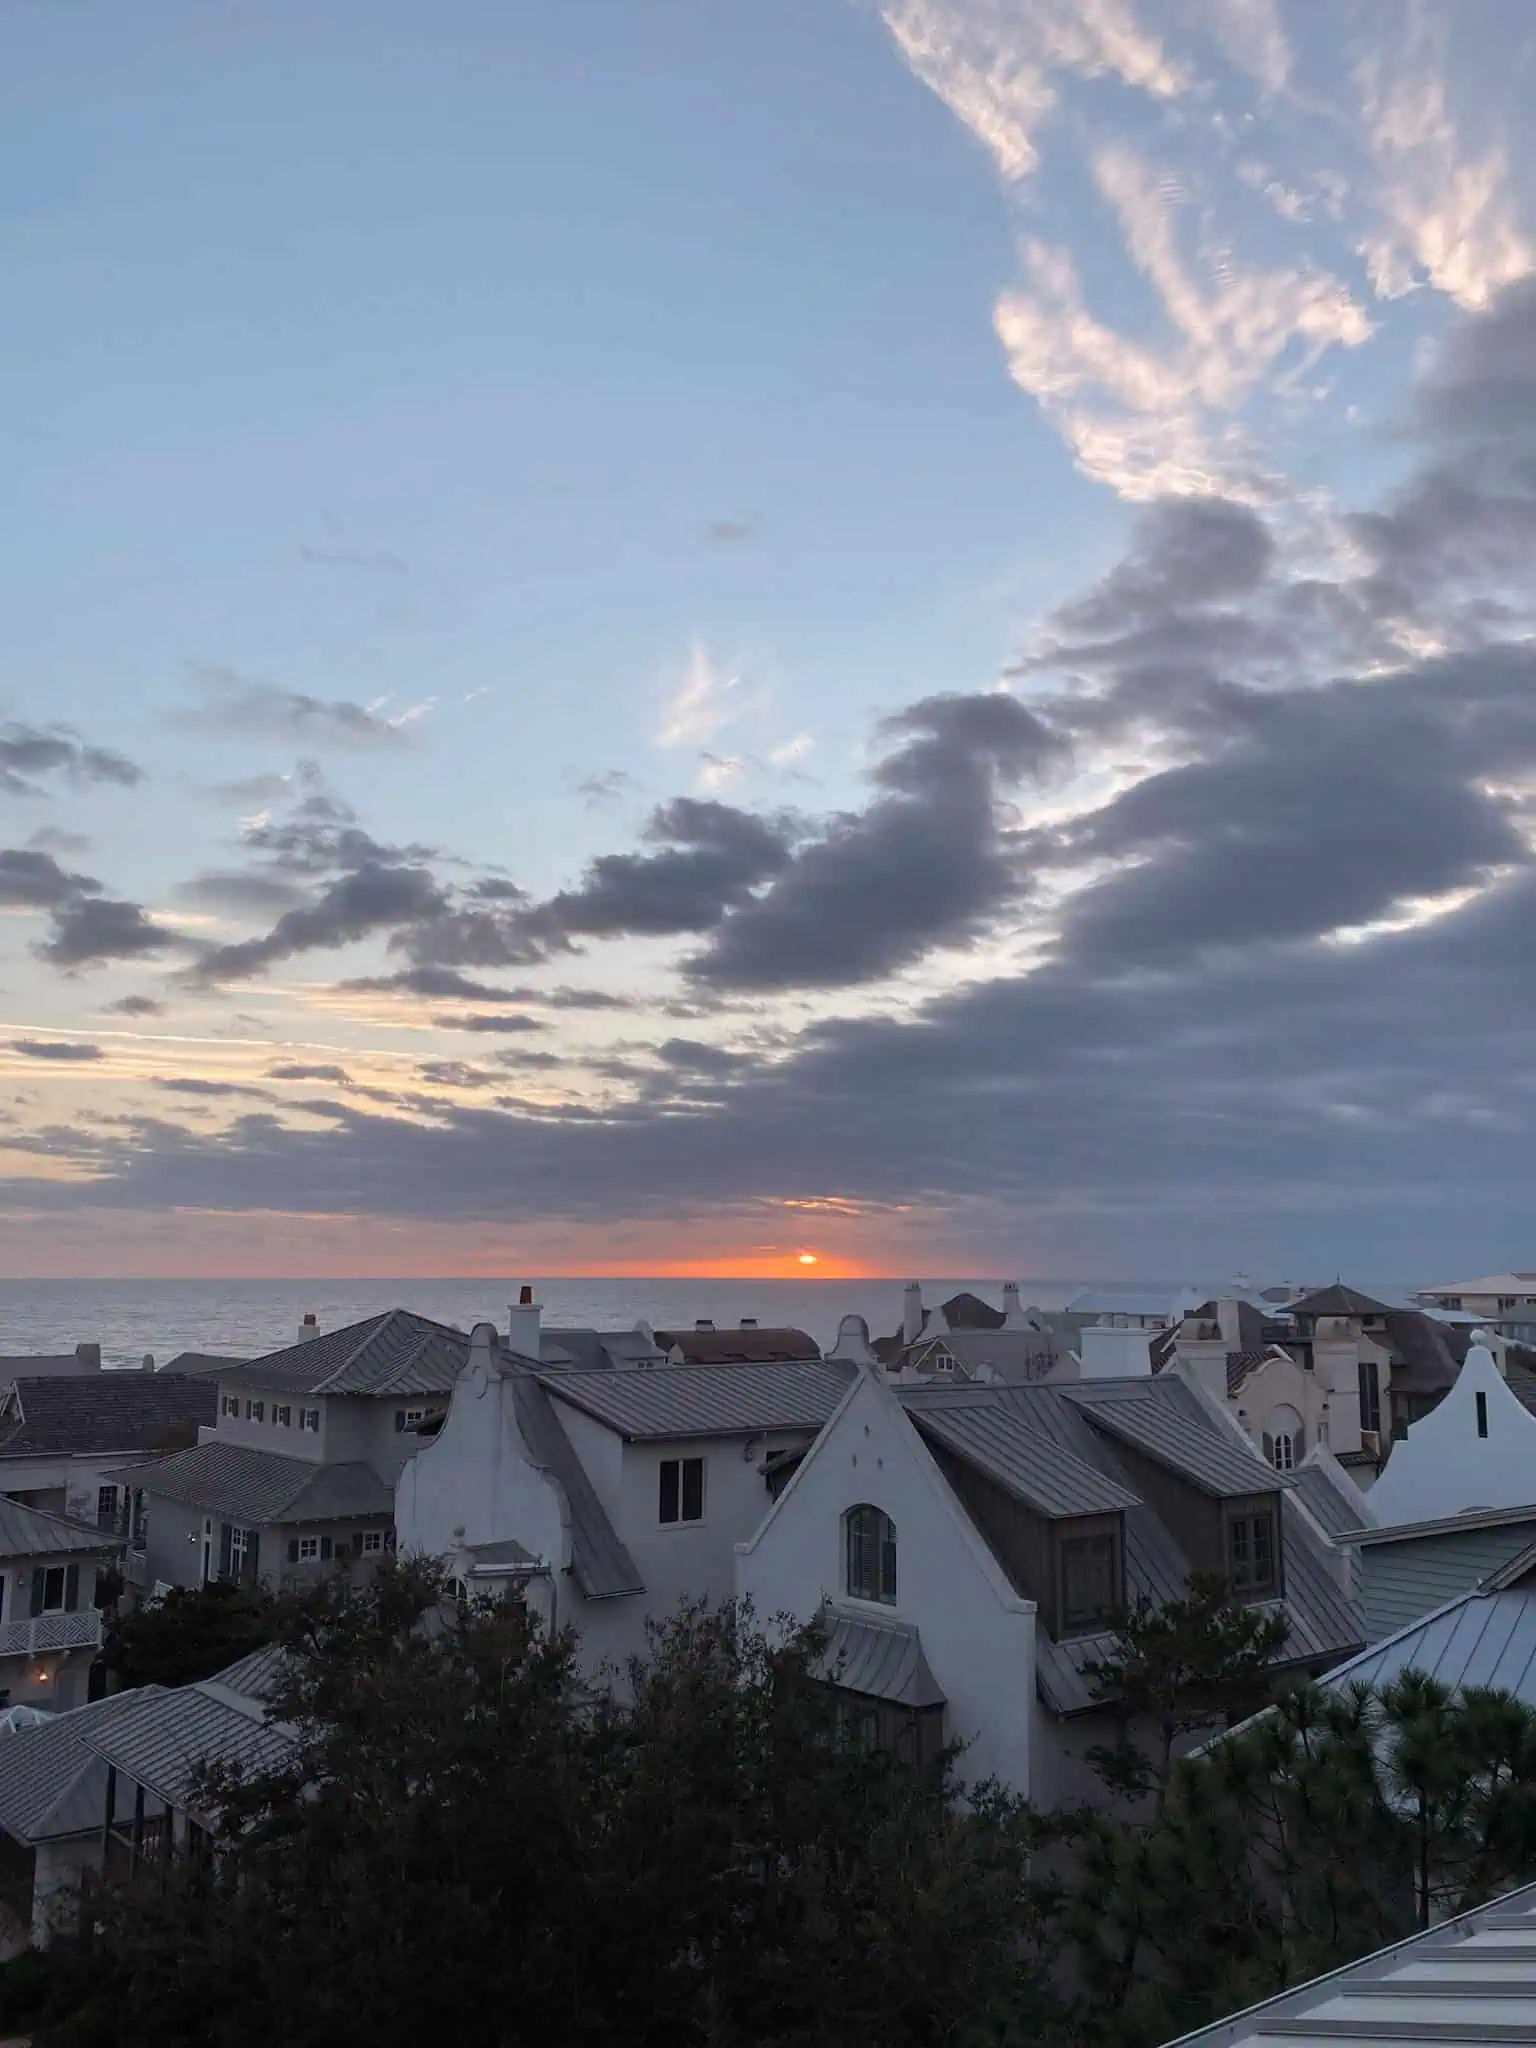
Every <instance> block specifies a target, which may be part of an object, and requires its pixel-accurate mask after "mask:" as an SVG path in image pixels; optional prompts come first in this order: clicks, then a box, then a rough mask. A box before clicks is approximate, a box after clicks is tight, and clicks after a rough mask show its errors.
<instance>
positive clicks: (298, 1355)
mask: <svg viewBox="0 0 1536 2048" xmlns="http://www.w3.org/2000/svg"><path fill="white" fill-rule="evenodd" d="M468 1356H469V1338H468V1337H467V1336H466V1335H465V1333H464V1332H463V1331H462V1330H454V1329H450V1328H449V1326H448V1325H447V1324H446V1323H435V1322H433V1321H431V1319H430V1318H429V1317H427V1316H418V1315H414V1314H413V1313H412V1312H411V1311H410V1310H409V1309H403V1308H392V1309H386V1310H385V1312H384V1313H383V1314H382V1315H377V1316H370V1317H369V1318H368V1320H367V1321H366V1322H361V1323H348V1324H347V1325H346V1326H345V1327H344V1328H342V1329H340V1330H327V1331H325V1332H324V1333H323V1334H322V1335H321V1336H318V1337H309V1338H306V1339H305V1341H304V1342H303V1343H302V1344H290V1345H288V1346H286V1347H285V1348H284V1349H283V1350H281V1351H270V1352H268V1353H267V1355H266V1357H265V1358H253V1359H252V1360H251V1361H250V1362H249V1364H246V1365H240V1366H236V1367H235V1368H234V1369H233V1370H232V1371H230V1372H226V1373H221V1374H219V1375H218V1378H219V1380H220V1382H221V1384H223V1385H225V1386H230V1387H244V1386H250V1387H264V1388H269V1389H276V1390H277V1391H278V1392H279V1393H289V1394H373V1395H386V1394H446V1393H448V1392H449V1391H450V1390H451V1389H452V1387H453V1383H454V1381H455V1380H456V1379H457V1378H458V1376H459V1374H460V1373H461V1372H462V1371H463V1369H464V1364H465V1361H466V1360H467V1358H468ZM530 1362H532V1363H537V1361H536V1360H534V1361H530Z"/></svg>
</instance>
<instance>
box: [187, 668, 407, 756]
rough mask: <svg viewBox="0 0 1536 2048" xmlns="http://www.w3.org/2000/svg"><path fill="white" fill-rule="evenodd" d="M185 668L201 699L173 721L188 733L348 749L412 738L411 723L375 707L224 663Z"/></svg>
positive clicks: (365, 748)
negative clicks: (283, 684) (320, 694)
mask: <svg viewBox="0 0 1536 2048" xmlns="http://www.w3.org/2000/svg"><path fill="white" fill-rule="evenodd" d="M187 672H188V675H189V676H190V678H191V681H192V684H193V686H194V688H195V690H196V692H197V696H198V700H199V701H198V702H197V703H196V704H195V705H193V706H191V707H190V708H189V709H187V710H185V711H180V712H178V713H177V714H176V723H177V724H178V725H180V726H182V727H183V728H184V729H185V730H187V731H189V732H203V733H209V734H212V735H214V736H216V737H219V738H226V739H229V738H233V739H266V740H278V741H281V742H283V743H285V744H287V745H290V746H292V745H299V746H308V747H339V748H344V749H346V750H348V751H352V752H359V751H362V752H366V751H373V750H377V749H378V748H380V747H399V746H404V745H406V744H407V743H408V741H409V738H410V730H411V729H410V725H409V724H408V723H401V722H400V721H399V718H398V716H397V717H396V718H395V719H391V718H390V717H389V716H387V715H386V713H385V712H384V710H383V709H381V708H380V707H378V706H374V705H367V704H357V703H354V702H352V701H351V700H350V699H348V698H345V697H313V696H310V695H309V694H308V692H306V691H304V690H285V689H283V688H282V687H281V685H279V684H277V683H269V682H265V681H263V680H262V679H261V678H260V677H258V676H246V675H241V674H240V672H239V671H238V670H237V669H232V668H228V667H226V666H225V665H224V664H223V663H222V662H215V661H193V662H188V664H187Z"/></svg>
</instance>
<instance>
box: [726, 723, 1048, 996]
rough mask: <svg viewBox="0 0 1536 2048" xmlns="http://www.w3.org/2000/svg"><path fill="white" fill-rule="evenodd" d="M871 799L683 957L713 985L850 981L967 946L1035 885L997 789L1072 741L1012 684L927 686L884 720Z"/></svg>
mask: <svg viewBox="0 0 1536 2048" xmlns="http://www.w3.org/2000/svg"><path fill="white" fill-rule="evenodd" d="M882 731H883V733H884V736H885V737H886V739H887V740H888V741H890V742H893V743H894V745H893V747H892V750H891V751H890V752H888V753H887V754H886V755H885V757H884V758H883V759H882V760H881V761H880V762H878V763H877V764H876V766H875V768H874V769H873V770H872V771H871V780H872V781H873V782H874V784H875V787H876V790H877V792H878V794H877V795H876V798H875V800H874V802H873V803H871V805H870V806H869V808H868V809H867V810H865V811H863V812H859V813H856V814H853V815H850V816H847V817H843V818H839V819H836V820H834V821H832V823H831V824H830V825H828V826H827V827H826V828H825V829H824V830H823V831H822V832H821V833H820V835H819V836H817V837H814V838H812V839H810V840H808V841H807V842H806V843H805V844H803V845H802V846H801V847H800V848H799V849H798V850H797V851H796V853H795V855H794V858H793V860H792V861H790V862H786V863H783V864H782V866H781V867H780V869H779V870H778V871H777V872H776V873H775V875H774V879H773V880H772V882H771V885H770V886H769V887H768V888H767V889H766V890H764V891H763V892H762V893H761V894H760V895H755V896H752V897H750V898H743V899H741V900H739V901H738V902H737V903H736V904H735V905H734V906H733V907H732V909H731V914H730V916H729V917H727V918H725V919H724V920H723V921H722V922H721V923H720V925H719V928H718V930H717V931H716V932H715V934H714V936H713V938H712V940H711V942H710V943H709V944H708V945H707V946H706V948H705V949H704V950H703V951H701V952H699V953H697V954H695V955H694V956H693V958H692V959H691V960H690V961H689V962H688V963H687V972H688V973H689V974H690V976H692V977H693V978H694V979H695V980H698V981H701V982H706V983H709V984H711V985H713V986H714V987H717V988H729V989H757V990H767V989H774V988H794V987H816V988H838V987H848V986H851V985H854V984H857V983H859V982H863V981H874V980H879V979H881V978H883V977H884V976H886V975H889V974H892V973H894V972H896V971H897V970H898V969H900V968H902V967H904V966H907V965H909V964H910V963H912V962H913V961H916V960H919V959H921V958H922V957H923V955H924V954H925V953H928V952H930V951H931V950H932V949H933V948H934V947H936V946H943V945H953V946H963V945H967V944H969V943H971V942H972V941H973V940H974V939H975V938H977V937H978V936H979V935H980V934H981V932H982V931H983V930H984V929H985V927H986V925H987V923H988V921H989V920H990V919H991V918H992V917H993V916H994V915H995V914H997V913H998V912H1000V911H1001V910H1002V909H1003V908H1004V906H1006V905H1007V904H1009V903H1010V902H1015V901H1018V900H1020V899H1021V898H1022V897H1023V896H1024V895H1025V894H1026V893H1027V889H1028V882H1027V878H1026V877H1025V876H1023V875H1022V874H1021V872H1020V869H1019V866H1018V863H1017V861H1016V860H1015V858H1014V856H1013V854H1012V852H1011V851H1010V849H1009V847H1008V846H1007V844H1006V843H1005V839H1004V834H1003V828H1002V822H1001V819H1000V816H999V808H998V806H999V799H1000V797H1001V795H1002V793H1003V792H1004V791H1005V790H1008V789H1011V788H1013V787H1015V786H1017V785H1018V784H1019V783H1020V782H1021V781H1023V780H1025V779H1027V778H1028V779H1036V778H1038V777H1039V776H1040V775H1042V774H1044V773H1046V772H1048V771H1050V770H1051V769H1052V768H1053V767H1056V766H1060V765H1061V764H1062V763H1063V761H1064V758H1065V754H1066V747H1065V743H1064V742H1063V741H1062V740H1061V738H1060V737H1059V736H1058V735H1057V734H1055V733H1053V732H1052V731H1051V730H1050V729H1049V728H1048V727H1047V726H1046V725H1045V724H1044V723H1043V722H1042V721H1041V720H1040V719H1039V718H1038V717H1037V716H1036V715H1035V714H1034V713H1033V712H1032V711H1030V710H1028V709H1027V708H1026V707H1025V706H1024V705H1023V704H1021V703H1020V702H1019V701H1018V700H1017V699H1016V698H1014V697H1010V696H1007V695H1004V694H1002V693H997V692H993V693H989V694H986V695H982V696H970V697H960V696H952V697H930V698H927V699H925V700H923V702H921V703H919V704H914V705H912V706H910V707H909V708H908V709H907V710H906V711H903V712H900V713H898V714H897V715H896V716H895V717H893V718H890V719H887V720H886V721H885V724H884V726H883V728H882Z"/></svg>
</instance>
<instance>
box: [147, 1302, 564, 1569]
mask: <svg viewBox="0 0 1536 2048" xmlns="http://www.w3.org/2000/svg"><path fill="white" fill-rule="evenodd" d="M514 1313H515V1312H514ZM534 1342H535V1343H536V1342H537V1333H536V1332H535V1334H534ZM466 1351H467V1339H466V1338H465V1337H464V1335H463V1333H462V1332H461V1331H458V1330H453V1329H450V1328H449V1327H448V1326H447V1325H446V1324H443V1323H436V1322H432V1321H431V1320H429V1319H428V1318H427V1317H425V1316H418V1315H413V1314H411V1313H410V1312H409V1311H408V1310H406V1309H389V1310H387V1311H385V1312H384V1313H383V1314H380V1315H376V1316H371V1317H369V1318H368V1319H367V1320H366V1321H364V1322H360V1323H352V1324H349V1325H347V1326H346V1327H345V1328H343V1329H339V1330H331V1331H328V1332H326V1333H325V1334H323V1335H321V1334H319V1333H315V1334H311V1335H309V1336H307V1337H305V1338H304V1339H303V1340H302V1341H301V1342H300V1343H297V1344H292V1345H288V1346H286V1347H285V1348H284V1349H283V1350H281V1351H274V1352H272V1353H270V1354H269V1355H268V1356H267V1357H265V1358H256V1359H252V1360H250V1361H249V1362H248V1363H246V1364H243V1365H233V1366H230V1367H229V1368H227V1369H224V1370H221V1371H219V1372H218V1373H208V1374H199V1375H196V1376H194V1377H192V1378H191V1379H189V1380H188V1381H187V1382H186V1384H187V1385H188V1386H191V1387H195V1388H197V1389H198V1390H199V1391H200V1392H203V1393H205V1394H206V1399H207V1402H208V1407H209V1414H208V1416H207V1419H206V1422H205V1424H204V1426H203V1427H202V1428H201V1429H200V1430H199V1432H198V1441H197V1443H196V1444H195V1445H193V1446H191V1447H189V1448H187V1449H185V1450H182V1451H178V1452H176V1453H175V1454H174V1455H173V1456H170V1457H164V1458H160V1459H157V1460H155V1461H154V1462H153V1463H148V1464H141V1465H140V1467H139V1469H138V1470H136V1471H135V1472H134V1474H133V1475H132V1476H133V1481H134V1484H135V1485H136V1486H138V1487H139V1488H141V1489H142V1491H143V1494H144V1497H145V1500H146V1502H147V1506H148V1535H147V1540H146V1546H145V1563H144V1582H145V1584H146V1586H149V1587H155V1586H157V1585H158V1586H197V1585H204V1584H207V1583H208V1582H209V1581H210V1580H213V1579H238V1580H242V1581H244V1582H247V1583H250V1584H256V1583H258V1582H259V1583H262V1584H265V1585H269V1586H276V1587H287V1586H299V1585H304V1584H307V1583H309V1582H310V1581H312V1580H314V1579H316V1578H318V1577H320V1576H323V1575H324V1574H325V1573H326V1572H328V1571H330V1570H331V1569H333V1568H334V1567H335V1566H336V1565H338V1564H342V1563H345V1564H348V1565H349V1566H358V1565H361V1566H362V1568H366V1561H367V1559H369V1558H370V1557H374V1558H376V1557H381V1556H382V1555H384V1553H385V1552H386V1551H387V1550H389V1549H390V1548H391V1546H392V1543H393V1522H394V1487H395V1480H396V1477H397V1476H398V1474H399V1472H400V1468H401V1467H402V1466H403V1465H404V1464H405V1463H406V1462H407V1460H408V1459H410V1458H412V1457H414V1456H415V1454H416V1452H417V1450H418V1448H419V1447H420V1444H421V1442H422V1438H421V1436H420V1434H419V1433H418V1432H419V1431H420V1429H421V1427H422V1425H423V1424H425V1423H427V1422H429V1421H431V1420H434V1419H435V1418H437V1417H438V1416H440V1415H441V1414H442V1413H443V1411H444V1410H445V1409H446V1407H447V1405H448V1396H449V1393H450V1391H451V1389H452V1387H453V1384H454V1381H455V1379H456V1378H457V1376H458V1374H459V1371H460V1369H461V1367H462V1365H463V1363H464V1358H465V1354H466ZM162 1377H163V1375H161V1374H158V1373H157V1374H156V1375H155V1376H154V1379H153V1380H151V1382H150V1384H151V1385H155V1384H158V1383H159V1381H160V1380H161V1379H162Z"/></svg>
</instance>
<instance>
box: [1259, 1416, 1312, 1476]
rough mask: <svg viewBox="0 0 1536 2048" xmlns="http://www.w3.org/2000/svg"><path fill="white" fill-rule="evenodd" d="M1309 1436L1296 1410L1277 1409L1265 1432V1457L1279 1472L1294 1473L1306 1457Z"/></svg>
mask: <svg viewBox="0 0 1536 2048" xmlns="http://www.w3.org/2000/svg"><path fill="white" fill-rule="evenodd" d="M1306 1452H1307V1436H1306V1430H1305V1429H1304V1428H1303V1426H1302V1420H1301V1417H1300V1416H1299V1415H1298V1414H1297V1413H1296V1410H1295V1409H1294V1408H1284V1407H1281V1408H1277V1409H1276V1410H1275V1412H1274V1414H1273V1415H1271V1416H1270V1418H1269V1428H1268V1429H1267V1430H1265V1432H1264V1455H1265V1457H1266V1458H1267V1459H1268V1460H1269V1462H1270V1464H1271V1465H1273V1466H1274V1468H1275V1470H1276V1471H1277V1472H1292V1471H1294V1470H1295V1468H1296V1467H1297V1465H1299V1464H1300V1463H1301V1460H1302V1459H1303V1458H1304V1457H1305V1456H1306Z"/></svg>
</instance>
